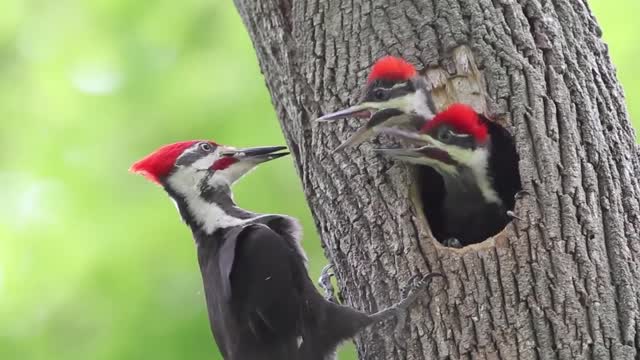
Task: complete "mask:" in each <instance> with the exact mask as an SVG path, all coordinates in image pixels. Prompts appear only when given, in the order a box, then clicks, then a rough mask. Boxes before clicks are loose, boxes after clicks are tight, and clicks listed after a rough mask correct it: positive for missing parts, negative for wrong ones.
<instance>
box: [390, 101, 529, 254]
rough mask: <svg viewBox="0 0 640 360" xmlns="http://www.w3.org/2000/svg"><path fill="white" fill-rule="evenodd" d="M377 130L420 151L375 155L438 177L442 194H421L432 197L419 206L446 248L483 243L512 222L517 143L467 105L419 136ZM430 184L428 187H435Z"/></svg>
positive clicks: (517, 188) (517, 182) (451, 110)
mask: <svg viewBox="0 0 640 360" xmlns="http://www.w3.org/2000/svg"><path fill="white" fill-rule="evenodd" d="M381 131H382V132H384V133H388V134H390V135H395V136H398V137H400V138H403V139H404V140H406V141H408V142H412V143H416V144H418V146H419V147H417V148H401V149H378V150H377V151H378V152H380V153H382V154H385V155H387V156H390V157H392V158H394V159H398V160H401V161H405V162H409V163H412V164H416V165H421V168H424V167H426V168H431V169H433V170H435V171H436V172H437V173H438V174H439V175H440V176H441V178H442V185H441V186H442V190H444V191H441V192H440V193H439V192H434V191H433V189H428V188H425V189H421V190H423V191H426V192H428V194H429V195H430V196H423V205H424V206H425V214H426V215H427V217H428V218H429V214H431V219H430V225H432V226H431V227H432V231H433V232H434V236H435V237H436V238H437V239H438V240H440V241H441V242H443V243H444V244H445V245H449V246H456V247H459V246H465V245H469V244H474V243H478V242H481V241H483V240H485V239H487V238H488V237H490V236H493V235H495V234H497V233H498V232H500V231H501V230H502V229H503V228H504V227H505V226H506V225H507V223H508V222H509V221H510V217H509V215H508V212H509V211H512V210H513V208H514V206H515V196H516V193H518V191H520V189H521V184H520V173H519V171H518V155H517V152H516V149H515V144H514V142H513V138H512V137H511V134H509V132H508V131H507V130H506V129H504V128H503V127H502V126H500V125H498V124H496V123H495V122H492V121H490V120H488V119H487V118H486V117H484V116H483V115H481V114H478V113H476V112H475V110H474V109H473V108H471V107H470V106H468V105H464V104H454V105H451V106H450V107H449V108H447V109H446V110H444V111H443V112H440V113H438V114H437V115H436V116H435V117H434V118H433V119H432V120H431V121H429V122H427V123H425V124H424V125H423V127H422V128H421V130H420V132H419V133H411V132H406V131H403V130H399V129H392V128H386V129H382V130H381ZM424 170H426V169H424ZM423 179H424V178H423ZM429 180H430V181H431V183H430V184H429V185H426V186H432V185H433V184H437V182H434V180H433V178H429ZM422 186H425V185H422ZM434 218H435V219H436V221H432V220H433V219H434Z"/></svg>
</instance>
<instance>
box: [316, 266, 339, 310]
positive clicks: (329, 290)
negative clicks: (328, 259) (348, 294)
mask: <svg viewBox="0 0 640 360" xmlns="http://www.w3.org/2000/svg"><path fill="white" fill-rule="evenodd" d="M334 276H335V274H334V273H333V266H332V265H331V264H328V265H326V266H325V267H324V268H322V272H321V273H320V278H318V285H319V286H320V287H321V288H322V290H323V291H324V298H325V299H326V300H327V301H331V302H333V303H336V304H337V303H338V299H337V298H336V297H335V289H334V288H333V284H332V283H331V278H332V277H334Z"/></svg>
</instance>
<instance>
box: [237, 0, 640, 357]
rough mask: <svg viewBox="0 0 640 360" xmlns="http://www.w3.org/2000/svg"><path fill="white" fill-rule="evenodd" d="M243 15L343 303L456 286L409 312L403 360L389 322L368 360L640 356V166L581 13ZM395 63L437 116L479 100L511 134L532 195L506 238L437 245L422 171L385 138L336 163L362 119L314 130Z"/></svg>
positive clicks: (611, 76)
mask: <svg viewBox="0 0 640 360" xmlns="http://www.w3.org/2000/svg"><path fill="white" fill-rule="evenodd" d="M235 3H236V6H237V8H238V10H239V13H240V15H241V16H242V18H243V20H244V22H245V24H246V26H247V28H248V29H249V33H250V35H251V38H252V40H253V43H254V45H255V49H256V52H257V55H258V59H259V61H260V65H261V67H262V70H263V72H264V74H265V77H266V81H267V85H268V87H269V90H270V92H271V95H272V98H273V103H274V105H275V107H276V109H277V112H278V115H279V118H280V122H281V126H282V129H283V131H284V133H285V135H286V137H287V140H288V144H289V147H290V149H291V150H292V152H293V154H294V155H295V156H294V158H295V163H296V165H297V167H298V169H297V170H298V173H299V175H300V177H301V179H302V183H303V186H304V190H305V193H306V196H307V199H308V201H309V204H310V206H311V209H312V212H313V215H314V217H315V220H316V224H317V229H318V231H319V232H320V235H321V237H322V241H323V243H324V245H325V252H326V255H327V256H328V257H329V258H330V259H331V261H332V262H333V263H334V265H335V267H336V271H337V275H338V279H339V283H340V286H341V290H342V295H343V297H344V298H345V300H346V302H347V303H349V304H351V305H353V306H355V307H357V308H359V309H363V310H367V311H370V312H371V311H375V310H377V309H379V308H382V307H384V306H387V305H389V304H391V303H393V302H395V301H397V300H398V299H399V297H400V294H399V289H401V288H403V287H404V286H406V285H407V283H408V281H409V279H410V277H411V276H412V275H414V274H418V273H420V274H425V273H427V272H430V271H440V272H443V273H445V274H446V275H447V276H448V280H449V284H448V286H445V285H444V284H442V283H439V284H435V283H434V286H433V287H432V288H431V294H432V297H431V298H430V299H425V300H424V302H423V304H422V306H420V307H418V308H416V309H414V310H413V311H412V312H411V315H410V319H409V324H408V325H407V327H406V328H405V329H404V330H403V331H404V333H403V334H401V336H402V337H403V338H405V339H406V341H407V342H406V350H402V349H399V348H396V347H395V346H394V343H393V341H392V337H390V336H386V335H388V334H389V333H390V332H392V331H393V324H387V325H384V326H383V327H377V328H376V329H374V330H375V331H369V332H367V333H366V334H364V335H363V336H361V337H359V338H358V339H357V340H356V344H357V348H358V352H359V354H360V357H361V358H362V359H392V358H393V359H399V358H408V359H447V358H449V359H534V358H542V359H555V358H558V359H574V358H585V359H633V358H634V357H636V358H637V357H638V356H640V355H639V354H640V351H639V350H640V322H639V320H640V308H639V305H640V304H639V301H638V299H639V298H640V276H639V275H640V274H639V272H640V266H639V265H640V237H639V235H638V234H639V233H640V205H639V204H640V185H639V182H638V180H637V178H636V176H637V174H640V160H639V159H638V155H637V149H636V145H635V139H634V134H633V131H632V128H631V126H630V123H629V119H628V116H627V112H626V106H625V103H624V96H623V92H622V90H621V88H620V85H619V83H618V81H617V79H616V76H615V70H614V68H613V66H612V65H611V62H610V59H609V56H608V53H607V47H606V45H605V44H604V43H603V42H602V39H601V30H600V28H599V27H598V24H597V23H596V20H595V19H594V17H593V15H592V14H591V12H590V10H589V8H588V6H587V3H586V2H585V1H583V0H518V1H516V0H429V1H426V0H390V1H382V0H369V1H343V0H325V1H321V0H295V1H294V0H235ZM465 46H468V48H467V47H465ZM386 54H394V55H400V56H403V57H405V58H406V59H408V60H410V61H411V62H413V63H414V64H416V65H418V66H419V67H424V68H425V69H427V76H428V78H429V79H430V80H431V82H432V85H433V87H434V89H435V92H436V94H437V96H439V103H440V105H443V104H445V103H448V102H451V101H454V100H456V99H458V100H461V101H467V102H471V103H474V105H475V106H476V107H477V108H479V109H480V110H481V111H486V112H488V113H489V114H493V115H494V117H496V118H498V119H501V120H504V122H505V124H507V127H508V128H509V129H510V131H511V132H512V133H514V134H515V138H516V141H517V147H518V152H519V154H520V157H521V162H520V171H521V174H522V179H523V186H524V189H525V190H527V191H528V192H529V194H530V195H528V196H524V197H523V198H522V199H521V200H520V201H519V202H518V205H517V209H516V213H517V215H518V217H519V218H520V219H521V220H515V221H514V223H512V224H511V225H509V226H508V227H507V228H506V230H505V231H503V232H502V233H500V234H498V235H497V236H496V237H494V239H491V240H488V241H486V242H484V243H482V244H481V245H479V246H474V247H470V248H465V249H462V250H460V251H456V250H451V249H446V248H443V247H441V246H439V245H438V244H436V242H435V241H434V240H433V239H432V238H431V237H430V232H429V230H428V226H427V225H426V223H425V221H424V218H423V215H422V214H421V211H420V210H419V209H420V208H419V206H417V200H415V197H414V196H413V191H412V179H413V174H412V172H411V169H410V168H409V167H406V166H404V165H401V164H394V163H392V162H390V161H387V160H385V159H383V158H380V157H378V156H376V155H374V153H373V152H372V151H371V148H372V147H374V146H376V145H379V142H382V143H385V145H390V144H391V140H390V139H384V138H383V139H380V140H376V141H374V143H373V144H372V143H366V144H363V145H362V146H361V147H359V148H357V149H354V150H350V151H347V152H340V153H336V154H331V151H330V150H331V149H333V148H334V147H335V146H337V145H338V144H339V142H341V141H342V140H345V139H346V137H347V136H348V135H349V133H351V132H352V131H353V130H354V129H355V128H356V127H357V126H359V124H358V123H357V122H356V121H355V120H351V121H348V122H346V123H344V124H336V125H327V124H317V123H314V121H313V119H314V118H316V117H317V116H318V115H319V114H322V113H324V112H327V111H331V110H335V109H337V108H338V107H341V106H345V105H348V104H353V103H355V102H356V101H357V100H358V97H359V96H358V95H359V89H360V87H362V86H363V84H364V82H365V81H364V79H365V77H366V74H367V70H368V68H369V66H370V65H371V64H372V62H373V61H374V60H375V59H377V58H379V57H380V56H382V55H386ZM476 64H477V67H476ZM481 93H484V94H485V95H486V99H487V101H486V106H485V103H484V98H485V97H484V96H482V94H481ZM376 143H377V144H376Z"/></svg>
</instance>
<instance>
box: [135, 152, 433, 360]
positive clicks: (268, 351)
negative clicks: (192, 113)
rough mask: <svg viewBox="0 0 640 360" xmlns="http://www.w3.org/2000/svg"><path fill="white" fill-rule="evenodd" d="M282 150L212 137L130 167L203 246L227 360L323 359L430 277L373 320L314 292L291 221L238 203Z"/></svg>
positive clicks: (203, 267) (400, 310)
mask: <svg viewBox="0 0 640 360" xmlns="http://www.w3.org/2000/svg"><path fill="white" fill-rule="evenodd" d="M284 149H285V147H283V146H269V147H256V148H247V149H236V148H233V147H227V146H222V145H218V144H216V143H214V142H212V141H206V140H202V141H197V140H194V141H184V142H179V143H175V144H170V145H166V146H163V147H161V148H160V149H158V150H156V151H155V152H153V153H151V154H150V155H148V156H147V157H145V158H143V159H142V160H140V161H138V162H136V163H135V164H133V166H132V167H131V169H130V170H131V171H132V172H135V173H140V174H142V175H144V176H145V177H147V178H148V179H149V180H151V181H153V182H154V183H157V184H159V185H160V186H162V187H163V188H164V189H165V191H166V192H167V193H168V194H169V196H170V197H171V199H173V200H174V202H175V203H176V205H177V207H178V211H179V212H180V215H181V217H182V219H183V220H184V221H185V222H186V224H187V225H188V226H189V227H190V229H191V231H192V234H193V237H194V239H195V242H196V246H197V253H198V262H199V264H200V271H201V274H202V280H203V284H204V290H205V299H206V303H207V308H208V314H209V322H210V325H211V330H212V333H213V336H214V338H215V340H216V343H217V344H218V348H219V349H220V352H221V353H222V356H223V357H224V358H225V359H227V360H302V359H308V360H327V359H332V358H333V356H334V355H335V350H336V348H337V346H338V345H339V344H340V343H341V342H342V341H344V340H347V339H349V338H351V337H353V336H354V335H356V334H357V333H358V331H360V330H362V329H363V328H365V327H367V326H369V325H372V324H374V323H377V322H379V321H382V320H386V319H388V318H390V317H394V316H401V315H402V314H404V313H405V312H406V310H407V308H408V307H409V306H411V305H412V304H413V303H414V302H415V301H416V300H417V298H418V297H419V294H420V293H421V291H422V290H424V289H425V287H426V286H427V285H428V281H427V280H429V279H430V278H431V277H433V276H436V275H439V274H432V275H430V276H428V277H427V278H425V281H423V282H422V283H421V284H420V287H419V288H418V289H417V290H416V291H413V292H412V293H411V294H410V295H409V296H407V297H406V298H405V299H404V300H402V301H401V302H400V303H399V304H397V305H395V306H392V307H390V308H388V309H385V310H382V311H380V312H378V313H375V314H373V315H367V314H364V313H361V312H359V311H356V310H354V309H352V308H349V307H347V306H342V305H339V304H334V303H332V302H330V301H327V300H325V299H324V298H323V297H322V295H320V293H318V291H317V290H316V288H315V286H314V285H313V282H312V281H311V279H310V278H309V274H308V272H307V268H306V255H305V253H304V251H303V250H302V247H301V246H300V241H301V231H300V229H301V227H300V224H299V223H298V221H296V220H295V219H293V218H291V217H289V216H285V215H277V214H258V213H254V212H251V211H248V210H245V209H242V208H239V207H238V206H236V204H235V203H234V201H233V194H232V192H231V186H232V185H233V184H234V183H235V182H236V181H237V180H239V179H240V178H241V177H242V176H243V175H245V174H246V173H248V172H249V171H250V170H252V169H253V168H255V167H256V166H257V165H259V164H261V163H264V162H267V161H270V160H273V159H277V158H279V157H282V156H285V155H287V154H288V153H287V152H283V150H284Z"/></svg>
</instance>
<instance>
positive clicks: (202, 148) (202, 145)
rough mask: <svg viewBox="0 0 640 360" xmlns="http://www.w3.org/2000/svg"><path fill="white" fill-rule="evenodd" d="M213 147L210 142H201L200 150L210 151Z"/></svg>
mask: <svg viewBox="0 0 640 360" xmlns="http://www.w3.org/2000/svg"><path fill="white" fill-rule="evenodd" d="M212 149H213V147H211V145H210V144H208V143H202V144H200V150H202V151H205V152H210V151H211V150H212Z"/></svg>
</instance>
